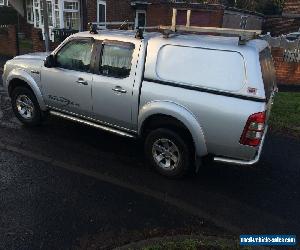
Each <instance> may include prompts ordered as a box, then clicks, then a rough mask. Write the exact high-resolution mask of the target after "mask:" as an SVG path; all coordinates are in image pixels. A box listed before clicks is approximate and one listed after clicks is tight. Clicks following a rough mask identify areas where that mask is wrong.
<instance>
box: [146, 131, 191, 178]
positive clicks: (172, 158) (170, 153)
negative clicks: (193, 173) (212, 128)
mask: <svg viewBox="0 0 300 250" xmlns="http://www.w3.org/2000/svg"><path fill="white" fill-rule="evenodd" d="M145 153H146V157H147V159H148V161H149V162H150V164H151V165H152V166H153V167H154V168H155V169H156V170H157V171H158V172H159V173H160V174H162V175H164V176H166V177H170V178H182V177H184V176H185V175H186V174H187V172H188V170H189V168H190V165H191V159H192V150H191V147H190V145H189V144H188V143H187V141H186V140H185V139H184V138H183V137H182V136H181V135H179V133H176V132H173V131H172V130H169V129H165V128H159V129H156V130H153V131H151V132H150V133H149V134H148V136H147V138H146V141H145Z"/></svg>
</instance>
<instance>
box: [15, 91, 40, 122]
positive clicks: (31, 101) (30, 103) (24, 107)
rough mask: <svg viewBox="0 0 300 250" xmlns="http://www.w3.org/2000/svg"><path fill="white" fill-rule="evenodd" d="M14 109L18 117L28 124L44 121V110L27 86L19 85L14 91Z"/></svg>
mask: <svg viewBox="0 0 300 250" xmlns="http://www.w3.org/2000/svg"><path fill="white" fill-rule="evenodd" d="M12 109H13V111H14V113H15V115H16V117H17V118H18V119H19V120H20V121H21V122H22V123H23V124H24V125H26V126H36V125H39V124H40V123H41V121H42V111H41V110H40V106H39V104H38V102H37V100H36V98H35V96H34V94H33V93H32V91H31V90H30V89H28V88H26V87H17V88H15V89H14V90H13V92H12Z"/></svg>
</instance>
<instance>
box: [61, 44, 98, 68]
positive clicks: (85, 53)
mask: <svg viewBox="0 0 300 250" xmlns="http://www.w3.org/2000/svg"><path fill="white" fill-rule="evenodd" d="M92 47H93V43H92V41H90V40H74V41H70V42H69V43H67V44H66V45H65V46H64V47H63V48H62V49H61V50H60V51H59V52H58V53H57V55H56V65H57V67H59V68H64V69H69V70H75V71H81V72H90V64H91V57H92Z"/></svg>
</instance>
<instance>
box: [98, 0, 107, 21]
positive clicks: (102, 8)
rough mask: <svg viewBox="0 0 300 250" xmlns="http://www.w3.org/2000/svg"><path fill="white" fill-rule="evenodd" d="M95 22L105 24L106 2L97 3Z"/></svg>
mask: <svg viewBox="0 0 300 250" xmlns="http://www.w3.org/2000/svg"><path fill="white" fill-rule="evenodd" d="M97 22H98V23H106V2H105V1H100V0H98V1H97Z"/></svg>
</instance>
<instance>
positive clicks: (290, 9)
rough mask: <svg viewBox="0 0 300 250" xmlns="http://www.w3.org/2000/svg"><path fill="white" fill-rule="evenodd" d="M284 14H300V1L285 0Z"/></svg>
mask: <svg viewBox="0 0 300 250" xmlns="http://www.w3.org/2000/svg"><path fill="white" fill-rule="evenodd" d="M283 14H300V1H299V0H285V3H284V9H283Z"/></svg>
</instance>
